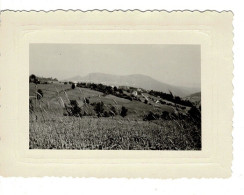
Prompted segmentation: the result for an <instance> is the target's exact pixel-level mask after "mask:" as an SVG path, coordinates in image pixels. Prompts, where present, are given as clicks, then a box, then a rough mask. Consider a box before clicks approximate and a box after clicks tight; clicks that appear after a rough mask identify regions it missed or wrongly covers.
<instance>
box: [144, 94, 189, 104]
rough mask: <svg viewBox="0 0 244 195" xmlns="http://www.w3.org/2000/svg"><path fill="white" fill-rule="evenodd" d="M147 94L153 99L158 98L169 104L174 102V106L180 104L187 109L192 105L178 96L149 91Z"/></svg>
mask: <svg viewBox="0 0 244 195" xmlns="http://www.w3.org/2000/svg"><path fill="white" fill-rule="evenodd" d="M149 94H150V95H153V96H155V97H160V98H162V99H165V100H168V101H170V102H174V103H176V104H181V105H184V106H189V107H192V106H193V104H192V103H191V102H190V101H189V100H183V99H181V98H180V97H179V96H174V95H173V94H172V93H164V92H160V91H154V90H151V91H149Z"/></svg>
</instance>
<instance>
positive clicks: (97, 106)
mask: <svg viewBox="0 0 244 195" xmlns="http://www.w3.org/2000/svg"><path fill="white" fill-rule="evenodd" d="M94 110H95V112H96V113H97V116H99V117H100V116H101V115H102V113H103V112H104V103H103V102H98V103H96V104H95V107H94Z"/></svg>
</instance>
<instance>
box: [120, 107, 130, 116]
mask: <svg viewBox="0 0 244 195" xmlns="http://www.w3.org/2000/svg"><path fill="white" fill-rule="evenodd" d="M127 112H128V109H127V108H125V107H124V106H122V108H121V112H120V116H122V117H125V116H126V115H127Z"/></svg>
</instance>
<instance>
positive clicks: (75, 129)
mask: <svg viewBox="0 0 244 195" xmlns="http://www.w3.org/2000/svg"><path fill="white" fill-rule="evenodd" d="M38 89H40V90H41V91H42V92H43V94H41V95H39V94H38V93H36V92H37V90H38ZM120 93H121V92H120ZM116 94H117V93H111V94H104V93H102V92H100V91H97V90H92V89H89V88H84V87H75V88H74V89H72V88H71V85H70V84H61V83H52V84H37V85H36V84H34V83H30V112H29V113H30V114H29V116H30V117H29V148H30V149H95V150H200V149H201V122H200V123H199V121H198V122H196V118H194V117H192V116H190V115H189V113H191V112H190V110H191V107H189V106H182V105H178V104H176V103H173V102H170V101H168V100H164V101H163V103H158V101H159V100H161V101H162V100H163V99H162V98H159V97H155V96H153V95H150V94H149V93H147V92H146V91H144V92H142V93H140V94H138V95H136V96H137V99H136V100H134V99H133V100H128V99H126V98H121V97H120V96H121V95H120V96H119V95H116ZM122 94H127V95H129V93H128V92H126V91H122ZM37 96H38V97H39V98H37ZM145 99H147V101H146V102H145ZM71 101H75V102H77V103H76V104H77V105H76V104H75V105H70V104H71ZM101 103H102V105H101ZM122 107H124V108H125V109H126V111H125V115H123V114H121V112H122V111H121V110H123V108H122ZM77 109H78V112H77V111H76V110H77ZM74 110H75V111H74ZM70 112H72V113H73V114H72V113H71V114H70ZM75 113H76V114H75ZM77 113H78V114H77ZM162 113H163V114H162Z"/></svg>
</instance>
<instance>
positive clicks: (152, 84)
mask: <svg viewBox="0 0 244 195" xmlns="http://www.w3.org/2000/svg"><path fill="white" fill-rule="evenodd" d="M65 81H73V82H91V83H101V84H104V85H113V86H131V87H140V88H143V89H146V90H156V91H162V92H165V93H169V92H170V91H171V92H172V93H173V95H177V96H181V97H185V96H187V95H189V94H192V93H194V92H196V91H199V90H195V89H191V88H186V87H176V86H172V85H169V84H166V83H162V82H160V81H157V80H155V79H153V78H151V77H149V76H146V75H141V74H133V75H126V76H124V75H111V74H104V73H90V74H88V75H86V76H84V77H82V76H75V77H72V78H69V79H65Z"/></svg>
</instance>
